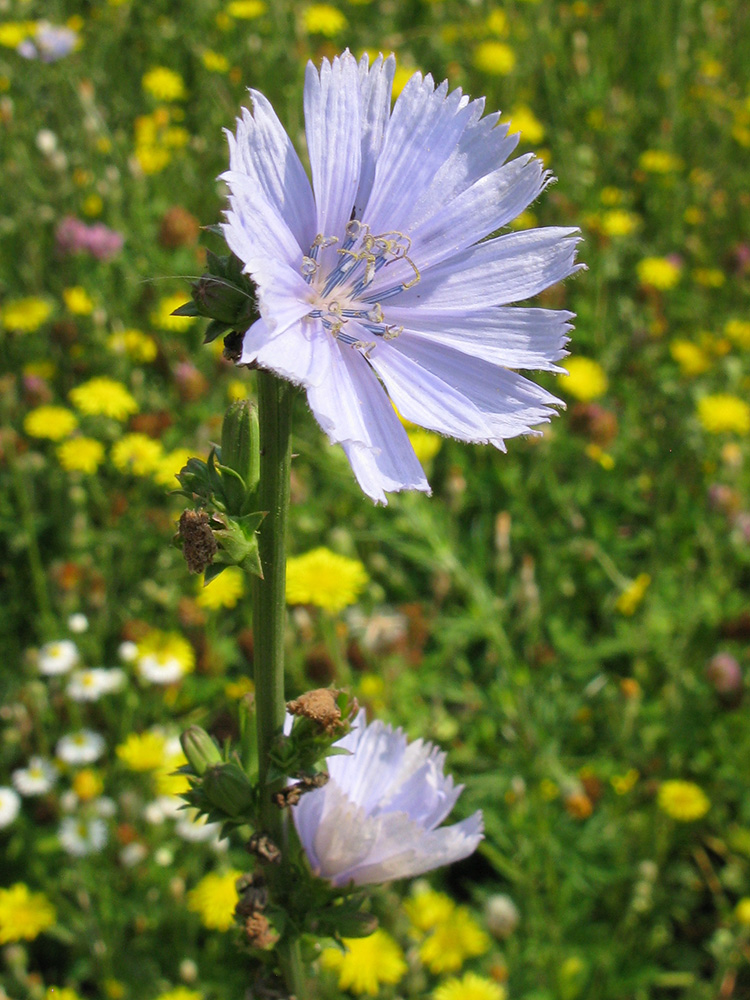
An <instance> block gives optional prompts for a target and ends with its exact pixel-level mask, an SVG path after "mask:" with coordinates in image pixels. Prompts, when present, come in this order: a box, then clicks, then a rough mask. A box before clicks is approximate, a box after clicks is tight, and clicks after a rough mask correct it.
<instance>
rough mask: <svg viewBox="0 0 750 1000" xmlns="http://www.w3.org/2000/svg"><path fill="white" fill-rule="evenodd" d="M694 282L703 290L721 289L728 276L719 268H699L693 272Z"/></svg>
mask: <svg viewBox="0 0 750 1000" xmlns="http://www.w3.org/2000/svg"><path fill="white" fill-rule="evenodd" d="M692 277H693V281H694V282H695V283H696V285H701V286H702V287H703V288H721V287H722V285H723V284H724V283H725V282H726V280H727V276H726V274H724V272H723V271H720V270H719V268H718V267H697V268H696V269H695V270H694V271H693V275H692Z"/></svg>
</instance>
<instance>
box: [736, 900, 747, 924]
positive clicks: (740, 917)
mask: <svg viewBox="0 0 750 1000" xmlns="http://www.w3.org/2000/svg"><path fill="white" fill-rule="evenodd" d="M734 919H735V920H736V921H737V923H738V924H742V926H743V927H750V896H743V898H742V899H741V900H740V901H739V902H738V903H737V905H736V906H735V908H734Z"/></svg>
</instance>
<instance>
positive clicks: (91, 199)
mask: <svg viewBox="0 0 750 1000" xmlns="http://www.w3.org/2000/svg"><path fill="white" fill-rule="evenodd" d="M103 209H104V201H103V200H102V196H101V195H100V194H90V195H87V196H86V197H85V198H84V199H83V202H82V204H81V211H82V212H83V214H84V215H87V216H88V217H89V218H90V219H93V218H95V217H96V216H97V215H101V214H102V211H103Z"/></svg>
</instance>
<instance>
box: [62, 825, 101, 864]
mask: <svg viewBox="0 0 750 1000" xmlns="http://www.w3.org/2000/svg"><path fill="white" fill-rule="evenodd" d="M57 838H58V840H59V841H60V844H61V846H62V848H63V850H65V851H67V853H68V854H71V855H73V857H75V858H83V857H86V855H87V854H97V853H98V852H99V851H101V850H102V848H103V847H104V846H105V844H106V843H107V824H106V823H105V822H104V820H103V819H100V818H99V817H94V818H93V819H84V818H83V817H81V816H66V817H65V819H64V820H63V821H62V823H61V824H60V829H59V830H58V832H57Z"/></svg>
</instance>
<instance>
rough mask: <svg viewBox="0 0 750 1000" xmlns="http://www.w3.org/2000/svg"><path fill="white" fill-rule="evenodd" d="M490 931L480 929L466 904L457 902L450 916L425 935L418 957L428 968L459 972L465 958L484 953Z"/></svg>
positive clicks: (432, 970) (437, 970)
mask: <svg viewBox="0 0 750 1000" xmlns="http://www.w3.org/2000/svg"><path fill="white" fill-rule="evenodd" d="M490 943H491V942H490V938H489V935H488V934H487V933H486V932H485V931H483V930H482V928H481V927H480V926H479V924H478V923H477V921H476V920H475V919H474V917H472V915H471V913H470V912H469V911H468V910H467V909H466V907H465V906H457V907H456V908H455V909H454V910H453V912H452V913H451V915H450V917H449V918H448V919H447V920H446V921H444V922H443V923H441V924H439V925H438V926H437V927H436V928H435V929H434V930H433V931H432V932H431V933H430V935H429V936H428V937H427V938H425V940H424V941H423V942H422V944H421V945H420V948H419V957H420V959H421V961H422V963H423V964H424V965H426V966H427V967H428V969H429V970H430V972H434V973H435V974H436V975H439V974H440V973H441V972H458V970H459V969H460V968H461V966H462V965H463V964H464V962H465V961H466V959H467V958H475V957H476V956H477V955H484V953H485V952H487V951H489V948H490Z"/></svg>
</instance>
